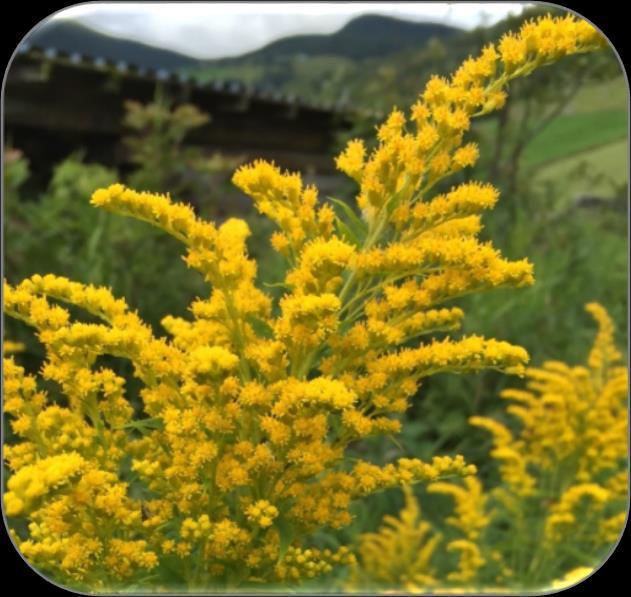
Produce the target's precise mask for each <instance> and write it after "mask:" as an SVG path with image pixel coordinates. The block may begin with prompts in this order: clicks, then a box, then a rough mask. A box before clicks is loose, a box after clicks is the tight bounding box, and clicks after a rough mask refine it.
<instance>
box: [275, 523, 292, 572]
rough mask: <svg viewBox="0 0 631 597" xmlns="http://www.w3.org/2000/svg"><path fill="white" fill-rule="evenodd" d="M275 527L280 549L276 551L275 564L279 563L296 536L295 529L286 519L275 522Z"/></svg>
mask: <svg viewBox="0 0 631 597" xmlns="http://www.w3.org/2000/svg"><path fill="white" fill-rule="evenodd" d="M276 527H277V528H278V534H279V536H280V548H279V550H278V560H277V562H280V561H281V560H282V559H283V558H284V557H285V554H286V553H287V550H288V549H289V546H290V545H291V542H292V541H293V540H294V537H295V536H296V529H295V528H294V525H293V524H292V523H291V522H289V521H288V520H287V519H286V518H279V519H278V521H277V522H276Z"/></svg>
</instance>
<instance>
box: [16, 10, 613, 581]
mask: <svg viewBox="0 0 631 597" xmlns="http://www.w3.org/2000/svg"><path fill="white" fill-rule="evenodd" d="M602 43H603V42H602V40H601V39H600V37H599V35H598V33H597V32H596V31H595V30H594V29H593V28H592V27H591V26H590V25H589V24H587V23H586V22H584V21H576V20H575V19H574V18H572V17H569V18H566V19H558V20H552V19H549V18H544V19H541V20H539V21H538V22H536V23H526V24H525V25H524V26H523V27H522V29H521V30H520V32H519V33H518V34H517V35H509V36H506V37H504V38H503V39H502V41H501V42H500V44H499V45H498V47H497V48H496V47H495V46H488V47H487V48H485V49H484V51H483V52H482V54H481V56H480V57H479V58H477V59H475V60H474V59H470V60H468V61H466V62H465V63H464V65H463V66H462V67H461V68H460V69H459V70H458V71H457V72H456V73H455V74H454V76H453V77H452V79H451V80H449V81H448V80H446V79H441V78H438V77H435V78H432V79H431V80H430V81H429V83H428V84H427V87H426V88H425V91H424V92H423V94H422V96H421V98H420V99H419V101H418V102H417V103H416V104H415V105H414V106H413V107H412V109H411V116H410V122H409V123H408V122H407V119H406V117H405V115H404V114H403V113H402V112H401V111H399V110H396V109H395V110H394V111H393V112H392V113H391V114H390V116H389V117H388V119H387V120H386V122H385V123H384V124H383V125H382V126H381V127H380V128H379V130H378V139H379V143H378V145H377V147H376V148H375V150H374V151H373V152H372V153H371V154H370V155H368V156H367V155H366V151H365V149H364V145H363V143H362V142H361V141H358V140H354V141H351V142H350V143H349V144H348V146H347V148H346V149H345V151H344V152H342V154H341V155H340V156H339V157H338V158H337V165H338V167H339V168H340V169H341V170H342V171H343V172H345V173H346V174H348V175H349V176H350V177H352V178H353V179H354V180H356V181H357V183H358V184H359V187H360V193H359V195H358V198H357V205H358V207H359V208H360V210H361V216H358V215H357V214H356V213H355V212H354V211H353V210H352V209H351V208H349V207H348V206H346V205H345V204H342V203H340V202H336V203H335V205H336V206H337V207H338V209H339V210H340V212H339V213H338V214H336V212H335V211H334V209H333V207H331V205H329V204H321V203H319V202H318V196H317V191H316V189H315V188H314V187H311V186H307V187H305V186H304V185H303V183H302V180H301V177H300V176H299V175H298V174H292V173H283V172H281V171H280V169H279V168H277V167H276V166H274V165H273V164H269V163H266V162H263V161H257V162H255V163H254V164H251V165H247V166H243V167H241V168H240V169H239V170H238V171H237V172H236V174H235V175H234V179H233V180H234V183H235V184H236V185H237V186H238V187H239V188H241V189H242V190H243V191H245V192H246V193H247V194H248V195H249V196H250V197H251V198H252V199H253V201H254V204H255V206H256V208H257V209H258V210H259V211H260V212H261V213H262V214H264V215H265V216H267V217H268V218H269V219H270V220H272V221H273V222H274V223H275V224H276V225H277V226H278V231H277V232H276V233H275V234H274V235H273V236H272V239H271V240H272V245H273V247H274V248H275V249H276V250H277V251H278V252H279V253H280V254H282V255H283V256H284V257H285V258H286V260H287V274H286V276H285V280H284V288H285V292H284V294H283V295H282V297H281V298H280V300H279V301H278V302H275V301H272V300H271V298H270V297H269V296H268V295H267V294H266V293H265V292H263V291H261V290H260V289H259V288H257V286H256V284H255V279H256V263H254V262H253V261H252V260H250V259H249V258H248V255H247V250H246V239H247V237H248V234H249V230H248V227H247V225H246V223H245V222H243V221H242V220H237V219H230V220H228V221H226V222H224V223H223V224H222V225H221V226H219V227H216V226H215V225H214V224H212V223H210V222H207V221H204V220H202V219H200V218H199V217H197V216H196V214H195V213H194V211H193V209H192V208H190V207H189V206H187V205H184V204H180V203H174V202H172V201H171V200H170V199H169V198H168V197H167V196H163V195H157V194H152V193H147V192H136V191H133V190H131V189H128V188H126V187H124V186H123V185H120V184H114V185H111V186H108V187H107V188H102V189H99V190H97V191H96V192H95V193H94V194H93V195H92V204H93V205H95V206H97V207H100V208H103V209H105V210H109V211H112V212H116V213H119V214H122V215H127V216H132V217H135V218H137V219H139V220H142V221H145V222H147V223H149V224H151V225H154V226H156V227H158V228H161V229H163V230H164V231H166V232H167V233H169V234H170V235H172V236H173V237H175V238H176V239H177V240H179V241H181V242H182V243H183V245H184V247H185V250H186V253H185V257H184V259H185V261H186V263H187V265H188V266H189V267H191V268H193V269H195V270H197V271H198V272H199V273H201V275H202V277H203V279H204V280H205V281H206V282H207V283H209V284H210V287H211V290H210V293H209V294H208V295H207V296H204V297H202V298H199V299H197V300H195V301H193V303H192V304H191V305H190V310H191V312H192V314H193V319H192V320H188V319H184V318H180V317H174V316H169V315H167V316H166V317H165V318H164V319H163V320H162V324H163V326H164V328H165V329H166V330H167V332H168V333H169V334H170V338H166V337H157V336H155V335H154V333H153V331H152V330H151V328H150V327H149V326H148V325H146V324H145V323H143V321H142V320H141V319H140V317H139V316H138V315H137V314H136V313H135V312H134V311H132V310H130V308H129V307H128V306H127V304H126V302H125V301H124V300H123V299H117V298H115V297H114V296H113V295H112V293H111V292H110V291H109V290H108V289H106V288H97V287H94V286H86V285H83V284H80V283H77V282H71V281H69V280H68V279H66V278H63V277H59V276H55V275H45V276H39V275H35V276H32V277H31V278H29V279H26V280H24V281H22V282H21V283H19V284H18V285H16V286H11V285H9V284H8V283H7V284H5V288H4V292H5V304H4V308H5V312H6V313H7V314H8V315H9V316H11V317H15V318H17V319H19V320H22V321H24V322H25V323H27V324H28V325H30V326H33V327H34V328H35V329H36V330H37V335H38V338H39V340H40V341H41V342H42V343H43V345H44V346H45V349H46V353H47V360H46V362H45V364H44V366H43V368H42V370H41V377H42V378H43V379H44V380H47V381H48V382H52V383H53V384H54V385H53V386H52V387H53V388H54V390H53V391H51V392H50V393H46V392H44V391H42V390H41V389H39V386H38V381H37V380H36V379H35V377H33V376H29V375H26V374H25V372H24V370H23V369H22V368H21V367H19V366H18V365H17V364H16V363H15V362H14V361H13V360H11V359H9V360H7V361H6V362H5V390H6V392H7V397H6V406H7V410H8V412H9V413H10V414H11V415H12V417H13V421H12V429H13V432H14V433H15V434H16V435H17V436H18V438H19V441H17V442H16V443H14V444H13V445H11V446H10V447H8V449H7V455H8V458H9V464H10V467H11V471H12V472H11V476H10V478H9V480H8V484H7V489H8V491H7V493H5V496H4V504H5V509H6V513H7V515H8V516H9V517H10V519H11V520H12V521H15V520H18V519H21V520H24V521H26V522H28V527H27V529H26V530H22V531H21V532H20V531H19V529H18V528H17V526H15V527H14V529H15V530H14V534H15V537H16V541H17V543H18V546H19V548H20V550H21V551H22V552H23V553H24V554H25V555H26V557H27V558H28V559H29V560H30V561H31V562H32V563H33V564H34V565H35V566H37V567H38V568H39V569H41V570H42V571H45V572H47V573H49V574H52V575H53V576H54V577H55V578H56V579H59V580H61V581H63V582H66V583H70V584H72V585H73V586H77V587H84V588H89V589H91V590H100V591H103V590H111V589H112V588H121V587H125V590H133V589H134V588H137V587H145V586H146V585H147V584H149V583H151V585H152V586H154V587H156V588H158V589H161V588H163V589H164V588H169V587H172V586H175V585H178V586H181V585H184V586H186V587H187V588H188V589H189V590H200V589H204V588H209V587H213V588H224V589H234V588H236V587H240V588H243V587H253V586H257V585H261V584H264V585H268V586H269V585H270V584H272V585H273V584H275V583H281V584H283V586H286V585H288V584H290V583H294V582H297V581H300V580H303V579H310V578H314V577H316V576H320V575H322V574H326V573H329V572H331V571H332V569H333V568H334V567H335V566H336V565H338V564H349V563H352V562H353V561H354V555H353V554H352V553H351V552H350V551H349V549H348V547H346V546H344V547H341V548H340V549H339V550H337V551H335V552H332V551H331V550H327V549H316V548H315V547H310V546H309V541H310V537H311V536H312V535H313V533H314V532H315V531H316V530H318V529H320V528H329V529H339V528H342V527H344V526H346V525H348V524H349V523H350V522H351V520H352V516H351V513H350V510H349V508H350V505H351V504H352V502H353V501H354V500H357V499H359V498H362V497H364V496H367V495H370V494H373V493H376V492H378V491H381V490H384V489H387V488H389V487H394V486H397V485H405V484H410V483H420V482H435V481H437V480H440V479H444V478H446V477H450V476H468V475H471V474H472V473H473V472H474V471H475V469H474V467H472V466H471V465H468V464H466V463H465V462H464V460H463V458H462V456H459V455H456V456H435V457H433V459H432V460H431V461H430V462H424V461H421V460H420V459H418V458H413V457H411V458H400V459H398V460H397V461H396V462H390V463H387V464H385V465H383V466H379V465H376V464H373V463H371V462H369V461H363V460H361V459H357V460H355V461H353V460H351V459H350V458H348V448H349V446H351V445H352V444H353V443H355V442H357V441H358V440H361V439H363V438H366V437H369V436H379V435H388V434H393V433H396V432H397V431H398V430H399V427H400V421H399V416H400V413H402V412H403V411H404V410H405V409H406V408H407V406H408V398H409V397H411V396H413V395H414V394H415V393H416V391H417V388H418V386H419V384H420V382H421V380H422V379H423V378H426V377H428V376H431V375H433V374H435V373H437V372H442V371H447V372H455V373H464V372H468V371H479V370H482V369H487V368H492V369H496V370H499V371H503V372H506V373H513V374H523V373H524V371H525V364H526V362H527V360H528V355H527V353H526V351H525V350H524V349H523V348H521V347H518V346H514V345H511V344H509V343H507V342H502V341H498V340H495V339H485V338H481V337H479V336H469V337H464V338H461V339H452V338H450V337H445V338H443V339H440V340H437V339H434V340H430V341H425V342H421V340H422V338H423V337H424V336H427V335H428V334H433V333H436V332H449V331H452V330H455V329H457V328H458V326H459V324H460V321H461V319H462V317H463V312H462V310H461V309H459V308H458V307H445V306H443V303H444V302H445V301H448V300H450V299H453V298H455V297H458V296H461V295H463V294H467V293H473V292H479V291H482V290H487V289H491V288H497V287H502V286H506V287H520V286H525V285H528V284H531V283H532V281H533V275H532V267H531V265H530V263H528V261H526V260H521V261H516V262H511V261H508V260H506V259H504V258H503V257H502V256H501V254H500V253H499V251H497V250H496V249H494V248H493V247H492V246H491V245H490V243H482V242H480V241H479V240H478V239H477V235H478V233H479V231H480V227H481V226H480V215H479V214H480V213H481V212H482V211H483V210H485V209H489V208H492V207H493V205H494V204H495V202H496V200H497V198H498V197H497V191H496V190H495V189H494V188H493V187H492V186H490V185H485V184H481V183H476V182H469V183H465V184H462V185H459V186H457V187H454V188H453V189H452V190H451V191H449V192H447V193H444V194H441V195H437V196H435V197H433V198H429V193H430V191H431V189H432V188H433V187H434V185H436V184H437V183H438V182H439V181H441V180H443V179H444V178H445V177H447V176H448V175H451V174H454V173H456V172H458V171H461V170H463V169H464V168H466V167H467V166H470V165H472V164H473V163H474V162H475V160H476V159H477V155H478V149H477V147H476V146H475V145H474V144H463V136H464V133H465V132H466V130H467V129H468V127H469V122H470V118H471V117H472V116H476V115H479V114H483V113H486V112H488V111H490V110H494V109H497V108H499V107H501V105H502V104H503V102H504V100H505V91H504V89H505V87H506V85H507V84H508V82H509V81H510V80H512V79H514V78H516V77H519V76H525V75H527V74H529V73H530V72H532V71H533V70H534V69H535V68H537V67H539V66H543V65H545V64H548V63H551V62H553V61H555V60H556V59H558V58H560V57H562V56H564V55H566V54H571V53H577V52H584V51H590V50H593V49H596V48H598V47H600V46H601V45H602ZM166 283H167V284H168V283H170V282H169V281H168V279H167V280H166ZM58 303H65V304H68V305H70V309H71V310H70V309H68V308H65V307H63V306H61V305H60V304H58ZM80 310H83V311H85V312H86V313H87V314H88V316H89V317H88V319H85V318H84V319H78V318H77V317H78V316H75V313H76V312H77V311H80ZM104 355H109V356H111V357H115V358H119V359H127V360H129V361H130V362H131V363H132V365H133V370H134V376H135V378H136V379H137V380H138V381H139V382H140V384H141V386H142V387H141V389H140V392H139V398H140V402H141V404H140V407H139V408H138V409H134V408H132V406H131V404H130V400H131V398H130V396H129V392H127V391H126V383H127V382H126V380H125V379H124V378H122V377H120V376H119V375H117V374H116V373H115V372H114V371H113V370H112V369H111V368H109V367H108V366H107V365H106V364H104V361H103V358H102V357H103V356H104Z"/></svg>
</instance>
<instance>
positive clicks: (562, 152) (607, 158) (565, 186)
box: [523, 77, 629, 207]
mask: <svg viewBox="0 0 631 597" xmlns="http://www.w3.org/2000/svg"><path fill="white" fill-rule="evenodd" d="M627 103H628V90H627V85H626V81H625V80H624V78H623V77H619V78H617V79H614V80H612V81H608V82H606V83H604V84H594V85H589V86H585V87H584V88H583V89H582V90H581V91H580V92H579V93H578V94H577V96H576V97H575V98H574V99H573V101H572V102H571V103H570V104H569V105H568V106H567V108H566V110H565V113H564V114H561V115H560V116H559V117H558V118H556V119H555V120H553V121H552V122H551V123H550V124H549V125H548V126H547V127H546V128H545V129H544V130H543V131H542V132H541V133H540V134H539V135H538V136H537V137H536V138H535V139H533V140H532V141H531V143H530V144H529V145H528V147H527V148H526V150H525V152H524V155H523V160H524V166H525V167H526V168H527V169H529V170H531V171H532V175H533V180H534V181H535V183H536V184H539V185H554V186H555V188H556V189H557V193H558V194H557V195H556V197H555V202H556V204H557V207H558V206H559V205H566V204H567V203H568V202H569V201H572V200H574V199H576V198H578V197H579V196H581V195H591V196H599V197H603V198H608V197H613V196H614V195H616V194H619V193H620V189H621V187H623V186H624V185H625V184H627V182H628V159H629V156H628V150H629V144H628V113H627Z"/></svg>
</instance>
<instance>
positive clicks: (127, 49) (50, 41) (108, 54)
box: [23, 21, 200, 70]
mask: <svg viewBox="0 0 631 597" xmlns="http://www.w3.org/2000/svg"><path fill="white" fill-rule="evenodd" d="M23 43H28V44H30V45H32V46H40V47H43V48H55V49H56V50H60V51H63V52H68V53H73V52H77V53H79V54H83V55H87V56H92V57H101V58H105V59H107V60H112V61H114V62H118V61H124V62H127V63H131V64H135V65H137V66H142V67H145V68H152V69H166V70H179V69H182V68H187V67H188V68H190V67H195V66H199V64H200V61H199V60H197V59H196V58H193V57H191V56H186V55H184V54H179V53H177V52H172V51H171V50H165V49H162V48H157V47H153V46H149V45H147V44H144V43H140V42H137V41H134V40H132V39H122V38H118V37H112V36H109V35H105V34H103V33H99V32H98V31H95V30H94V29H91V28H89V27H85V26H84V25H80V24H78V23H75V22H72V21H57V22H55V21H53V22H51V21H48V22H46V23H42V24H41V25H38V26H37V28H36V29H35V30H33V31H32V32H31V33H29V34H28V35H27V36H26V37H25V38H24V40H23Z"/></svg>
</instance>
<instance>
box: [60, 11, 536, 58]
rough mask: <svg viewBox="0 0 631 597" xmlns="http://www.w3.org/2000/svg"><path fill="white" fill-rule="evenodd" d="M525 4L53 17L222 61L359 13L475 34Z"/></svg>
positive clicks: (333, 26)
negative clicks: (481, 26) (441, 25)
mask: <svg viewBox="0 0 631 597" xmlns="http://www.w3.org/2000/svg"><path fill="white" fill-rule="evenodd" d="M522 7H523V5H522V4H520V3H497V2H482V3H474V2H442V3H428V2H389V3H382V2H373V3H370V2H286V3H283V2H269V3H268V2H256V3H250V2H230V3H220V2H214V3H184V2H181V3H134V2H128V3H107V2H93V3H88V4H81V5H78V6H73V7H70V8H67V9H65V10H63V11H61V12H59V13H58V14H57V15H55V16H54V17H53V18H54V19H61V18H63V19H76V20H78V21H80V22H82V23H84V24H86V25H89V26H90V27H93V28H95V29H98V30H99V31H102V32H104V33H108V34H110V35H114V36H121V37H123V36H124V37H131V38H133V39H135V40H137V41H140V42H144V43H148V44H152V45H159V46H163V47H166V48H169V49H172V50H176V51H179V52H182V53H185V54H190V55H192V56H195V57H198V58H218V57H222V56H229V55H238V54H241V53H244V52H248V51H251V50H255V49H257V48H260V47H261V46H263V45H265V44H267V43H269V42H271V41H274V40H276V39H279V38H281V37H285V36H287V35H296V34H303V33H324V34H326V33H333V32H334V31H336V30H338V29H340V28H341V27H343V26H344V25H345V24H346V23H347V22H348V21H350V20H351V19H353V18H354V17H356V16H359V15H360V14H383V15H390V16H395V17H400V18H404V19H408V20H414V21H426V20H430V21H435V22H440V23H444V24H448V25H454V26H457V27H463V28H466V29H470V28H473V27H475V26H477V25H479V24H481V23H482V22H485V23H494V22H496V21H498V20H500V19H502V18H504V17H505V16H507V15H508V14H509V13H513V14H518V13H519V12H520V11H521V10H522Z"/></svg>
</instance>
